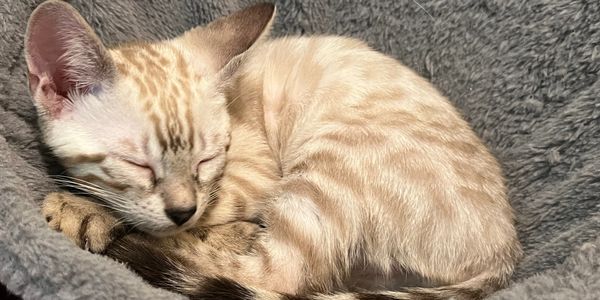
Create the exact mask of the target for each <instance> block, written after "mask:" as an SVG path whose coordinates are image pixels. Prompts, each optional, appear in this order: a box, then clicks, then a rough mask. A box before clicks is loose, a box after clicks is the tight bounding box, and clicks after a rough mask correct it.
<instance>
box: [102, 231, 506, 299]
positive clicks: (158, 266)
mask: <svg viewBox="0 0 600 300" xmlns="http://www.w3.org/2000/svg"><path fill="white" fill-rule="evenodd" d="M155 242H156V241H155V240H152V239H148V237H144V236H142V235H135V234H130V235H129V236H127V237H125V238H122V239H120V240H118V241H117V242H116V243H113V245H112V247H110V248H109V249H108V251H107V252H106V254H107V255H108V256H110V257H112V258H115V259H117V260H119V261H122V262H124V263H126V264H127V265H128V266H129V267H130V268H132V269H133V270H135V271H136V272H137V273H138V274H139V275H140V276H142V278H144V279H145V280H146V281H148V282H149V283H150V284H152V285H154V286H157V287H162V288H165V289H168V290H172V291H177V292H179V293H182V294H184V295H186V296H189V297H190V299H192V300H204V299H206V300H213V299H223V300H234V299H235V300H354V299H357V300H394V299H398V300H425V299H427V300H430V299H431V300H435V299H450V298H451V299H464V300H467V299H469V300H470V299H482V298H484V297H485V296H487V295H489V294H491V293H492V292H494V291H496V290H497V289H499V288H501V287H502V286H504V285H505V284H506V281H507V280H506V278H508V276H509V274H510V272H509V271H508V270H507V272H505V273H504V274H505V275H504V276H501V275H500V276H499V275H498V274H496V275H495V276H494V275H491V274H485V273H484V274H480V275H479V276H476V277H474V278H471V279H469V280H467V281H464V282H461V283H458V284H454V285H448V286H442V287H436V288H420V287H411V288H404V289H400V290H395V291H373V292H371V291H367V292H339V293H331V294H306V295H288V294H282V293H277V292H273V291H268V290H264V289H260V288H255V287H251V286H246V285H243V284H241V283H239V282H236V281H234V280H231V279H228V278H223V277H207V276H206V274H202V273H201V272H197V271H196V270H194V268H190V267H189V266H191V265H193V262H191V261H188V259H186V257H184V256H181V255H178V254H177V253H175V252H172V251H169V250H168V249H173V248H169V247H156V245H154V243H155ZM500 273H502V272H500Z"/></svg>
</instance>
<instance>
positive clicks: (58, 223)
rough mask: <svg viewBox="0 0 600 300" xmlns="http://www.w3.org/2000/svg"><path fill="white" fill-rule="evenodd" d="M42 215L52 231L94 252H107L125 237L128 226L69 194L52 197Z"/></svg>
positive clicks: (86, 201)
mask: <svg viewBox="0 0 600 300" xmlns="http://www.w3.org/2000/svg"><path fill="white" fill-rule="evenodd" d="M42 212H43V214H44V216H45V217H46V221H48V225H49V226H50V228H52V229H54V230H57V231H60V232H62V233H63V234H65V235H66V236H67V237H68V238H69V239H70V240H72V241H73V242H75V244H76V245H77V246H79V247H81V248H84V249H87V250H90V251H91V252H94V253H101V252H103V251H104V250H105V249H106V247H107V246H108V245H109V244H110V243H111V242H112V241H113V240H114V239H115V238H117V237H119V236H120V235H122V234H124V226H123V225H122V224H120V223H119V222H118V220H117V218H116V217H114V216H113V215H112V214H111V213H110V212H109V210H107V209H106V208H104V207H102V206H100V205H99V204H97V203H94V202H92V201H90V200H88V199H86V198H83V197H79V196H75V195H73V194H70V193H67V192H58V193H51V194H48V196H46V198H45V199H44V202H43V204H42Z"/></svg>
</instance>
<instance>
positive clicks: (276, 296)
mask: <svg viewBox="0 0 600 300" xmlns="http://www.w3.org/2000/svg"><path fill="white" fill-rule="evenodd" d="M501 286H503V280H492V279H490V278H487V279H482V278H480V277H476V278H473V279H471V280H467V281H465V282H462V283H459V284H456V285H449V286H444V287H437V288H418V287H415V288H405V289H401V290H397V291H376V292H340V293H332V294H312V295H311V294H308V295H286V294H281V293H277V292H272V291H266V290H262V289H257V288H253V287H248V286H244V285H242V284H240V283H238V282H235V281H233V280H230V279H226V278H212V279H210V280H207V281H204V283H203V284H202V286H201V287H198V289H196V290H195V291H194V292H192V293H191V294H190V295H189V296H190V299H193V300H208V299H224V300H355V299H356V300H435V299H457V300H458V299H464V300H467V299H468V300H471V299H483V298H484V297H485V296H487V295H489V294H491V293H492V292H494V291H495V290H497V289H498V288H500V287H501Z"/></svg>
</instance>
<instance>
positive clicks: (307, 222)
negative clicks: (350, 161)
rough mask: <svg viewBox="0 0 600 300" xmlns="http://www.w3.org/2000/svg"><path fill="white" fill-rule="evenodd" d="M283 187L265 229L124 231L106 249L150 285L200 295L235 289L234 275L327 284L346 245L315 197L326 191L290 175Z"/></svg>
mask: <svg viewBox="0 0 600 300" xmlns="http://www.w3.org/2000/svg"><path fill="white" fill-rule="evenodd" d="M282 188H283V189H282V193H281V194H280V195H279V196H278V197H276V199H275V200H274V205H273V206H272V207H271V208H270V211H269V212H268V213H267V216H266V218H265V221H266V223H267V228H266V229H265V230H261V229H260V228H259V227H258V226H257V225H253V224H250V223H246V224H247V225H244V226H242V225H241V223H242V222H235V223H229V224H225V225H220V226H215V227H212V228H211V229H210V230H209V231H208V232H207V233H206V234H205V235H204V234H200V235H198V236H197V237H196V238H194V237H193V236H191V235H190V236H188V237H187V238H185V237H182V236H178V237H176V238H173V239H162V240H160V241H158V240H156V239H154V238H152V237H148V236H142V235H128V236H126V237H125V238H123V239H121V240H118V241H115V243H113V244H112V245H111V247H110V248H109V249H108V251H107V254H108V255H109V256H112V257H115V258H117V259H119V260H121V261H123V262H125V263H128V264H129V265H130V266H131V267H132V268H133V269H134V270H136V271H137V272H138V273H140V274H141V275H142V277H144V278H146V279H147V280H148V281H150V282H151V283H153V284H155V285H159V286H162V287H165V288H168V289H173V290H176V291H178V292H182V293H185V294H188V295H191V296H195V297H200V298H202V297H205V296H206V297H208V296H215V295H217V294H218V295H221V296H224V294H223V295H222V294H219V293H221V292H224V293H227V290H231V292H235V291H236V289H235V288H234V287H235V285H236V283H234V282H238V283H240V284H242V285H247V286H252V287H256V288H259V289H264V290H271V291H278V292H283V293H288V294H296V293H301V292H303V291H305V290H310V291H313V292H314V291H326V290H331V288H332V287H333V286H335V285H336V283H338V280H340V279H341V277H343V276H344V275H345V273H346V271H345V269H347V268H346V267H344V265H345V263H344V261H347V259H345V256H346V255H347V254H346V253H345V251H341V248H340V247H345V246H346V242H344V241H343V240H344V235H343V234H342V231H341V230H340V228H339V227H338V226H337V225H334V224H335V221H333V220H331V219H329V217H328V215H327V214H326V213H322V212H321V211H320V210H321V208H320V207H319V205H317V204H315V202H314V198H319V197H321V199H323V197H324V195H320V190H319V189H317V188H314V187H313V185H312V184H311V182H310V181H308V180H307V179H306V178H294V179H290V180H288V181H287V182H286V183H284V184H283V186H282ZM159 243H162V244H161V246H157V245H158V244H159ZM215 282H218V284H217V288H219V289H221V290H220V291H216V290H215V288H216V286H215ZM237 290H238V291H240V289H237ZM241 291H242V292H243V290H241ZM215 293H217V294H215ZM229 296H234V295H229Z"/></svg>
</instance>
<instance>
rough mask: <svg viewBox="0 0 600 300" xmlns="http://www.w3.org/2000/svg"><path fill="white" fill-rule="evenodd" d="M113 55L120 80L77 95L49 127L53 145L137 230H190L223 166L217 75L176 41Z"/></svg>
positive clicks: (225, 127)
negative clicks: (200, 65)
mask: <svg viewBox="0 0 600 300" xmlns="http://www.w3.org/2000/svg"><path fill="white" fill-rule="evenodd" d="M110 55H111V56H112V58H113V61H114V62H115V64H116V66H117V68H116V80H115V81H114V83H113V84H112V85H111V86H110V87H102V88H98V89H96V90H95V91H93V92H91V93H86V94H83V95H71V96H70V99H71V103H69V105H68V106H66V107H64V108H63V109H62V111H61V113H60V116H59V117H58V118H55V119H53V120H51V121H49V122H47V123H46V130H45V133H46V140H47V143H48V144H49V146H50V147H51V148H52V149H53V150H54V153H55V154H56V155H57V156H58V157H59V158H61V159H62V161H63V163H64V165H65V166H66V167H67V168H68V171H69V173H70V174H71V175H73V176H75V177H77V178H80V179H82V180H85V181H88V182H90V183H91V184H94V185H98V186H100V187H101V188H102V189H103V190H107V191H108V192H105V193H103V195H101V196H102V198H103V199H105V200H106V201H107V202H109V204H111V205H113V206H114V207H115V209H116V210H118V211H119V212H120V213H122V214H123V216H124V217H125V218H126V219H127V220H129V221H130V222H132V223H134V224H135V225H136V226H137V227H139V228H140V229H142V230H147V231H154V232H170V231H172V230H174V229H175V228H176V227H178V226H181V227H187V226H189V225H191V224H193V223H195V221H197V219H198V218H199V217H200V215H201V214H202V212H203V211H204V208H205V206H206V205H207V203H208V200H209V199H208V198H209V192H210V188H211V187H212V186H213V183H214V182H215V180H216V179H217V177H218V176H219V175H220V174H221V172H222V170H223V167H224V164H225V148H226V147H227V145H228V143H229V135H228V131H229V116H228V114H227V111H226V105H225V97H224V96H223V95H222V94H221V93H220V92H219V91H217V88H216V84H217V83H216V82H215V80H217V79H216V78H215V76H211V75H210V74H209V73H208V72H205V73H204V74H202V73H201V72H200V71H198V69H196V68H193V67H190V66H191V65H192V64H191V63H190V62H189V57H188V55H189V54H186V53H185V52H183V51H181V50H180V49H178V47H177V46H176V44H173V43H164V44H160V45H147V46H131V47H129V48H125V49H118V50H112V51H110ZM94 190H95V189H94ZM92 191H93V190H92Z"/></svg>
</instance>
